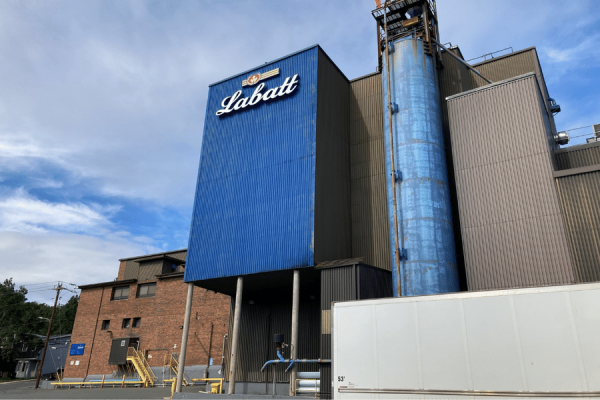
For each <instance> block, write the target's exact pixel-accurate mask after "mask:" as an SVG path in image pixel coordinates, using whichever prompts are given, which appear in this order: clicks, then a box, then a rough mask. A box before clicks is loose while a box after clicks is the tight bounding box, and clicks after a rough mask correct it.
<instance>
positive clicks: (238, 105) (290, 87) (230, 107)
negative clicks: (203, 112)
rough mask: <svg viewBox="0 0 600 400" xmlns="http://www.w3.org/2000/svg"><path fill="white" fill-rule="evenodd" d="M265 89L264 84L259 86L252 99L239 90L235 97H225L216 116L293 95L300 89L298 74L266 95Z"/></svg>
mask: <svg viewBox="0 0 600 400" xmlns="http://www.w3.org/2000/svg"><path fill="white" fill-rule="evenodd" d="M264 87H265V84H264V83H261V84H259V85H258V86H257V87H256V89H254V93H252V96H250V97H242V98H240V97H241V96H242V91H241V90H238V91H237V92H235V93H234V94H233V96H229V97H225V98H224V99H223V101H222V102H221V107H223V108H222V109H220V110H218V111H217V112H216V114H217V115H218V116H221V115H224V114H229V113H230V112H232V111H238V110H241V109H243V108H246V107H249V106H255V105H257V104H258V103H260V102H261V100H262V101H268V100H273V99H276V98H277V97H282V96H286V95H288V94H291V93H293V92H294V90H296V88H297V87H298V74H296V75H294V76H293V77H292V78H291V79H290V77H287V78H285V81H284V82H283V85H281V86H279V87H276V88H272V89H269V90H267V91H266V92H265V93H264V94H262V93H261V90H262V89H263V88H264Z"/></svg>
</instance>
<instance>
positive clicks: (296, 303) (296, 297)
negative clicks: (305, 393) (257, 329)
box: [290, 269, 300, 396]
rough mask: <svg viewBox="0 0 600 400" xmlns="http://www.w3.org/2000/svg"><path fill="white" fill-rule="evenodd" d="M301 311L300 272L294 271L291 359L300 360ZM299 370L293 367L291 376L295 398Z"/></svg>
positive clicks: (291, 392)
mask: <svg viewBox="0 0 600 400" xmlns="http://www.w3.org/2000/svg"><path fill="white" fill-rule="evenodd" d="M299 309H300V271H298V270H297V269H295V270H294V289H293V292H292V341H291V346H290V347H291V351H290V359H292V360H296V359H297V358H298V348H297V346H298V311H299ZM296 376H297V370H296V367H295V366H294V367H292V371H291V374H290V396H294V383H295V382H296Z"/></svg>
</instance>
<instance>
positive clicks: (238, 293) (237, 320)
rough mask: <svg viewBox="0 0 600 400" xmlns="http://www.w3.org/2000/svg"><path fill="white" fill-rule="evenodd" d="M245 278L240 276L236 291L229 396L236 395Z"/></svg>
mask: <svg viewBox="0 0 600 400" xmlns="http://www.w3.org/2000/svg"><path fill="white" fill-rule="evenodd" d="M243 289H244V278H242V277H241V276H238V278H237V288H236V290H235V310H234V312H233V332H232V333H231V358H230V359H229V360H230V361H229V387H228V388H227V394H234V393H235V369H236V364H237V347H238V342H239V338H238V334H239V332H240V318H241V316H242V291H243Z"/></svg>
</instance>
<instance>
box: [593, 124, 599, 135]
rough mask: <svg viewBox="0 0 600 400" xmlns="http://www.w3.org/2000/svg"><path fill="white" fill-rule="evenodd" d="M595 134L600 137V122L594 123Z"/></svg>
mask: <svg viewBox="0 0 600 400" xmlns="http://www.w3.org/2000/svg"><path fill="white" fill-rule="evenodd" d="M594 136H596V137H600V124H594Z"/></svg>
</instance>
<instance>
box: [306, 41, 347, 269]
mask: <svg viewBox="0 0 600 400" xmlns="http://www.w3.org/2000/svg"><path fill="white" fill-rule="evenodd" d="M317 85H318V88H317V121H316V124H317V149H316V151H317V157H316V168H315V238H314V239H315V264H316V263H318V262H321V261H328V260H338V259H342V258H349V257H350V256H351V254H352V238H351V231H350V230H351V223H350V149H349V143H348V141H349V120H348V94H349V92H350V85H349V83H348V80H347V79H346V77H345V76H344V75H342V73H341V72H340V71H339V70H338V69H337V67H336V66H335V65H334V64H333V63H332V62H331V60H330V59H329V57H327V55H326V54H325V53H324V52H323V50H321V49H320V48H319V63H318V76H317Z"/></svg>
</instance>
